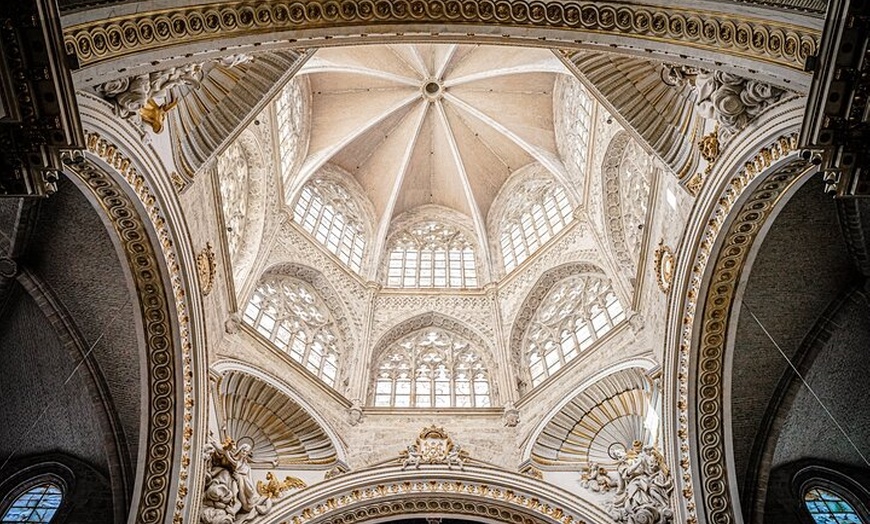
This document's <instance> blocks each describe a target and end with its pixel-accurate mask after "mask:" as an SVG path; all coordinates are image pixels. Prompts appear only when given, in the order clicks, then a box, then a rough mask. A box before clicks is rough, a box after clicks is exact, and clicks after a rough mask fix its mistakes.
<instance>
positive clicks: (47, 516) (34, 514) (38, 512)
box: [0, 482, 63, 524]
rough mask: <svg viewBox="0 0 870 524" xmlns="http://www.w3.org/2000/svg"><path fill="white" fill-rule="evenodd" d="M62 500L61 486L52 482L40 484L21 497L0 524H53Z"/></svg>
mask: <svg viewBox="0 0 870 524" xmlns="http://www.w3.org/2000/svg"><path fill="white" fill-rule="evenodd" d="M62 500H63V491H62V490H61V489H60V486H58V485H56V484H54V483H52V482H45V483H42V484H39V485H37V486H34V487H32V488H30V489H28V490H27V491H25V492H24V493H22V494H21V495H19V496H18V498H16V499H15V500H14V501H13V502H12V504H11V505H10V506H9V507H8V508H7V509H6V511H5V512H4V513H3V519H2V521H0V522H2V523H3V524H6V523H9V522H51V519H52V518H53V517H54V514H55V513H57V509H58V508H59V507H60V503H61V501H62Z"/></svg>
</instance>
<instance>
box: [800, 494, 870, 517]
mask: <svg viewBox="0 0 870 524" xmlns="http://www.w3.org/2000/svg"><path fill="white" fill-rule="evenodd" d="M804 506H806V508H807V511H809V513H810V515H811V516H812V518H813V521H814V522H815V523H816V524H865V521H864V520H863V519H862V518H861V516H860V515H859V514H858V512H857V511H856V508H855V506H853V505H852V504H851V503H849V502H848V501H847V500H846V498H844V497H843V496H841V495H839V494H837V493H836V492H834V490H832V489H828V488H822V487H819V486H816V487H813V488H811V489H808V490H807V491H806V493H804Z"/></svg>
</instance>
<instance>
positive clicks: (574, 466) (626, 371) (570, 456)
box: [528, 366, 655, 471]
mask: <svg viewBox="0 0 870 524" xmlns="http://www.w3.org/2000/svg"><path fill="white" fill-rule="evenodd" d="M646 371H647V370H646V369H644V368H643V367H634V366H632V367H621V369H619V368H617V369H609V370H607V371H605V372H603V373H600V374H599V375H598V376H597V377H595V380H594V381H592V380H590V381H586V382H585V383H584V384H583V386H585V387H582V388H577V389H576V390H575V392H574V393H572V394H571V395H568V396H567V398H566V399H565V401H563V402H562V403H561V404H562V405H561V406H560V407H559V408H558V409H557V410H554V411H551V412H550V413H548V414H547V415H546V416H545V417H544V420H545V423H544V424H543V425H542V426H541V427H540V428H539V429H537V430H536V432H535V434H534V435H533V438H532V439H531V444H532V445H531V448H530V450H529V457H528V458H529V460H530V461H531V462H532V463H534V464H535V465H536V466H539V467H545V468H552V469H561V468H567V469H569V470H571V471H577V470H579V469H581V468H582V467H584V466H587V465H589V464H592V463H595V464H599V465H613V463H614V461H613V459H612V458H611V457H609V456H608V451H609V447H608V446H609V445H611V444H613V443H619V444H622V445H623V446H624V449H629V448H630V447H631V444H632V442H634V441H635V440H638V441H641V442H643V443H644V444H652V441H653V439H654V437H655V434H654V433H653V432H651V431H649V428H646V427H644V421H645V419H646V417H647V414H648V411H649V409H650V408H651V407H653V408H654V406H651V403H652V401H653V395H652V391H651V389H652V382H651V381H650V379H649V378H648V377H647V375H646ZM569 441H570V442H569Z"/></svg>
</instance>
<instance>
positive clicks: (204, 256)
mask: <svg viewBox="0 0 870 524" xmlns="http://www.w3.org/2000/svg"><path fill="white" fill-rule="evenodd" d="M196 273H197V275H198V276H199V288H200V289H201V290H202V294H203V295H208V294H209V293H211V290H212V288H213V287H214V276H215V263H214V249H212V247H211V242H206V243H205V248H203V250H202V251H200V252H199V254H197V255H196Z"/></svg>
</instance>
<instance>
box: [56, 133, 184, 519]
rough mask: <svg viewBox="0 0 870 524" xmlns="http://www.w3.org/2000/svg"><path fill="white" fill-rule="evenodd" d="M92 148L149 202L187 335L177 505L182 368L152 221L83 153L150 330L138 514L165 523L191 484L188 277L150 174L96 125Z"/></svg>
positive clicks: (83, 169)
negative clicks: (146, 418)
mask: <svg viewBox="0 0 870 524" xmlns="http://www.w3.org/2000/svg"><path fill="white" fill-rule="evenodd" d="M85 140H86V144H87V148H88V151H89V152H90V153H92V154H93V155H95V156H97V157H99V158H100V159H102V160H103V161H105V162H106V163H107V164H108V165H109V166H111V167H112V168H113V169H115V170H116V171H117V172H118V174H119V175H121V176H122V177H123V178H124V180H125V181H126V182H127V183H128V184H129V186H130V188H131V189H132V190H133V192H134V193H135V194H136V196H137V197H138V199H139V201H140V203H141V204H142V205H143V206H144V208H145V210H146V214H147V216H148V219H149V220H150V222H151V225H152V226H153V227H154V229H155V231H156V233H157V237H158V244H159V246H160V249H161V254H162V256H163V258H164V259H165V261H166V264H167V269H168V273H169V276H170V284H171V287H172V292H173V300H174V306H175V308H174V312H175V315H176V317H177V321H178V326H179V333H178V336H179V339H180V340H181V357H182V366H183V368H182V381H183V384H184V396H183V406H182V413H183V417H184V425H183V430H182V436H181V452H180V467H179V470H178V473H177V474H178V479H179V482H178V491H177V493H176V498H175V504H174V506H171V505H170V501H169V500H168V495H169V494H168V487H169V486H170V485H171V483H172V472H173V466H174V458H173V456H172V455H173V454H176V457H175V458H178V454H177V451H176V450H175V441H176V438H177V437H176V435H175V425H176V418H175V417H176V412H177V410H178V406H177V403H178V401H179V395H178V392H177V391H176V389H175V381H176V378H175V377H176V376H177V373H178V370H177V369H175V366H174V362H175V356H174V354H175V353H174V342H173V340H172V337H171V333H172V330H171V327H172V326H171V322H170V321H169V315H170V314H171V313H172V310H171V308H170V306H169V304H168V303H167V302H168V301H167V297H165V296H164V293H163V289H164V288H163V283H162V281H161V279H160V274H161V271H160V268H159V265H158V264H157V255H156V253H155V252H154V249H153V247H152V244H151V243H150V242H149V241H148V234H147V229H146V228H145V224H144V221H143V219H142V218H141V217H140V215H139V211H138V210H137V209H136V207H135V206H134V205H133V202H132V201H131V200H130V199H129V197H128V196H127V194H126V193H125V192H124V191H123V190H122V189H121V188H120V187H118V184H117V183H116V182H115V181H114V180H113V179H112V178H111V177H109V176H106V174H105V173H104V172H103V171H101V170H100V169H99V168H97V167H96V166H94V165H93V164H92V163H90V162H87V161H85V162H84V163H82V164H78V165H76V164H73V165H72V167H71V169H72V170H73V171H74V172H75V173H76V174H77V175H78V176H79V177H80V178H81V179H82V181H83V182H84V183H86V184H87V185H88V186H89V187H90V188H91V190H92V191H93V193H94V195H95V196H96V197H97V198H98V199H99V201H100V205H101V206H102V207H103V209H104V210H105V211H106V213H107V215H108V216H109V217H110V219H111V221H112V223H113V224H114V226H115V228H116V231H117V232H118V236H119V238H120V239H121V240H122V242H124V244H125V245H124V247H125V252H126V253H127V256H128V259H129V263H130V267H131V268H133V269H134V270H135V273H134V277H136V286H137V290H138V291H139V294H140V299H139V302H140V304H142V307H143V308H144V310H143V312H142V316H143V325H144V326H145V332H146V334H148V347H149V351H148V359H149V360H148V362H149V380H150V383H149V388H150V393H149V394H150V405H151V412H150V414H149V428H148V431H149V439H148V454H147V458H146V461H147V463H146V465H145V467H144V471H145V472H146V473H145V474H146V478H145V480H144V482H143V483H142V493H141V498H140V502H139V503H138V516H137V522H143V523H147V522H154V523H163V522H164V521H165V516H166V513H167V512H168V511H169V510H170V509H172V510H173V511H174V513H173V521H174V522H176V523H180V522H181V521H182V515H183V512H184V507H185V502H186V498H187V492H188V477H189V473H190V450H191V446H192V439H193V425H192V424H193V406H194V399H193V367H192V363H191V347H192V346H191V341H190V317H189V314H188V312H187V309H188V308H187V301H186V298H185V297H186V291H185V289H184V284H183V282H182V273H181V267H180V265H179V263H178V255H177V254H176V253H175V249H174V242H173V240H172V234H171V232H170V231H169V228H168V226H167V224H166V219H165V218H164V217H163V212H162V210H161V209H160V206H159V204H158V203H157V198H156V197H155V196H154V195H153V194H152V192H151V189H150V188H149V187H148V183H147V182H146V180H145V178H144V177H143V176H142V175H141V174H139V173H138V171H137V170H136V168H135V167H134V166H133V165H132V161H131V160H130V158H128V157H127V156H125V155H124V154H123V153H122V152H121V151H120V150H119V149H118V147H117V146H115V145H114V144H112V143H111V142H109V141H108V140H106V139H104V138H103V137H101V136H100V135H99V134H98V133H95V132H88V131H85Z"/></svg>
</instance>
